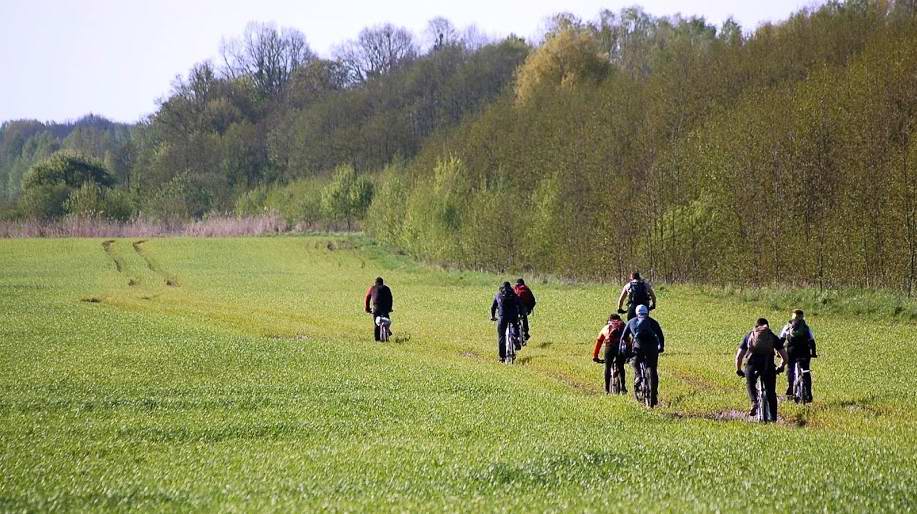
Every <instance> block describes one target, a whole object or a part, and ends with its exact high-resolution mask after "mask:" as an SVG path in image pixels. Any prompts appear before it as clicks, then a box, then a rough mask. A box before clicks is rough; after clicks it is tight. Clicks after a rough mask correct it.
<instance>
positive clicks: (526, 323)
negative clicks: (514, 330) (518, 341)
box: [522, 312, 529, 341]
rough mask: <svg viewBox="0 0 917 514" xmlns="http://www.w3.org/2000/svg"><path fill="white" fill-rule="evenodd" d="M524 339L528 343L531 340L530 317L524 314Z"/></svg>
mask: <svg viewBox="0 0 917 514" xmlns="http://www.w3.org/2000/svg"><path fill="white" fill-rule="evenodd" d="M522 337H523V338H524V339H525V340H526V341H527V340H528V339H529V316H528V314H527V313H525V312H523V313H522Z"/></svg>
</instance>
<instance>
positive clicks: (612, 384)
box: [592, 314, 629, 394]
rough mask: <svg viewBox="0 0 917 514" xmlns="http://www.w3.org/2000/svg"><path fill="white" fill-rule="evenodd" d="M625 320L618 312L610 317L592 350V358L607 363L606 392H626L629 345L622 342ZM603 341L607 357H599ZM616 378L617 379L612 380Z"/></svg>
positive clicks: (600, 362)
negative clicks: (625, 370)
mask: <svg viewBox="0 0 917 514" xmlns="http://www.w3.org/2000/svg"><path fill="white" fill-rule="evenodd" d="M624 327H625V324H624V320H622V319H621V316H618V315H617V314H612V315H611V316H609V317H608V324H607V325H605V326H604V327H603V328H602V331H601V332H599V337H598V339H596V340H595V350H593V352H592V360H593V361H594V362H597V363H599V364H605V392H606V393H608V394H626V393H627V387H625V385H624V384H626V383H627V382H626V381H625V375H624V364H625V363H626V362H627V356H628V353H629V351H628V346H627V344H626V342H625V343H624V344H621V335H622V334H623V333H624ZM602 343H604V344H605V358H604V359H600V358H599V350H601V349H602ZM612 378H614V379H615V380H612Z"/></svg>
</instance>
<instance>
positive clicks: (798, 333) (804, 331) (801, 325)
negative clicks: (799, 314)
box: [786, 319, 809, 348]
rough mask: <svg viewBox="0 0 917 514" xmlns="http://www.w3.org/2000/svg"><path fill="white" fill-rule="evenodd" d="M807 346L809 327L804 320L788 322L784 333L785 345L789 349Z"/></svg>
mask: <svg viewBox="0 0 917 514" xmlns="http://www.w3.org/2000/svg"><path fill="white" fill-rule="evenodd" d="M808 344H809V326H808V325H806V322H805V320H801V319H799V320H793V321H790V326H789V328H788V329H787V332H786V345H787V346H788V347H790V348H805V347H807V346H808Z"/></svg>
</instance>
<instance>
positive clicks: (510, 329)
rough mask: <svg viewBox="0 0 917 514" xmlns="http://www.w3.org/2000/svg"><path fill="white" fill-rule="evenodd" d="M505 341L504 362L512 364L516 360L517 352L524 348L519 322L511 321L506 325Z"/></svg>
mask: <svg viewBox="0 0 917 514" xmlns="http://www.w3.org/2000/svg"><path fill="white" fill-rule="evenodd" d="M503 341H504V343H503V344H504V352H505V353H504V355H505V357H504V359H503V362H505V363H507V364H512V363H513V362H514V361H515V360H516V352H517V351H519V350H521V349H522V344H523V340H522V334H521V333H520V331H519V322H518V321H517V322H511V323H507V325H506V334H505V336H504V338H503Z"/></svg>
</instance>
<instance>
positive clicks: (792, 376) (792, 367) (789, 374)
mask: <svg viewBox="0 0 917 514" xmlns="http://www.w3.org/2000/svg"><path fill="white" fill-rule="evenodd" d="M797 362H798V363H799V366H800V367H801V368H802V369H803V370H805V371H809V365H810V364H811V362H812V358H811V357H803V356H794V355H793V354H792V353H791V354H790V362H789V363H787V369H786V380H787V387H786V394H787V395H790V394H793V393H794V391H793V384H794V383H796V363H797ZM802 386H803V389H804V390H805V391H806V393H807V394H808V395H810V396H811V395H812V375H810V374H809V373H803V374H802Z"/></svg>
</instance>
